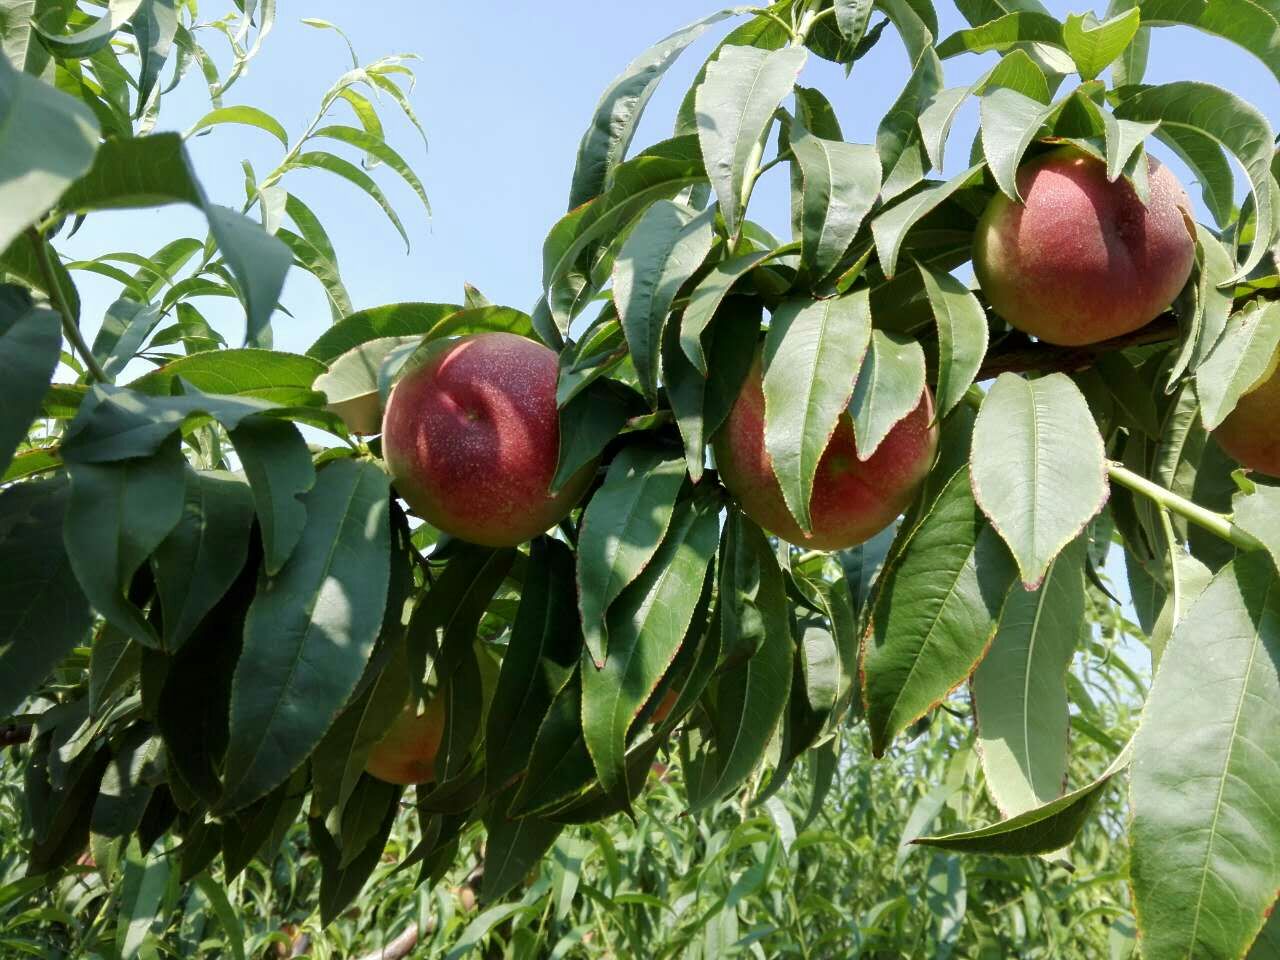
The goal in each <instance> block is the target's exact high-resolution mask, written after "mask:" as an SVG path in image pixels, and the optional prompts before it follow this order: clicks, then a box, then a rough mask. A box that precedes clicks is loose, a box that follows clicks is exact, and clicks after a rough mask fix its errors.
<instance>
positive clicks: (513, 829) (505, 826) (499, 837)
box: [480, 805, 564, 903]
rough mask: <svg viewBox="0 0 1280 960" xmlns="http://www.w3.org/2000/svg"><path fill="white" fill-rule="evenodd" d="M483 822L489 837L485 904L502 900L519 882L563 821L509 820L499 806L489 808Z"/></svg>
mask: <svg viewBox="0 0 1280 960" xmlns="http://www.w3.org/2000/svg"><path fill="white" fill-rule="evenodd" d="M484 825H485V830H487V831H488V838H487V840H486V842H485V857H484V880H483V882H482V885H481V888H480V892H481V895H482V896H483V898H484V900H485V902H487V903H493V902H494V901H496V900H501V899H502V898H503V897H505V896H506V895H507V894H508V893H510V892H511V891H512V889H514V888H515V887H516V885H517V884H520V883H522V882H523V881H524V878H525V877H526V876H528V875H529V871H530V870H532V869H534V868H535V867H536V866H537V865H538V864H539V863H540V862H541V861H542V858H543V857H544V856H546V853H547V851H548V850H550V849H551V845H552V844H553V843H555V842H556V837H558V836H560V834H561V832H562V831H563V830H564V824H563V823H553V822H551V821H550V820H543V819H541V818H540V817H521V818H520V819H518V820H508V819H507V818H506V817H505V816H503V814H502V806H501V805H495V806H494V807H491V808H490V810H489V813H488V815H487V816H485V818H484Z"/></svg>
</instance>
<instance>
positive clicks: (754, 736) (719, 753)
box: [690, 513, 795, 810]
mask: <svg viewBox="0 0 1280 960" xmlns="http://www.w3.org/2000/svg"><path fill="white" fill-rule="evenodd" d="M730 522H731V523H734V524H735V527H736V530H737V534H738V537H739V540H740V544H739V547H738V549H739V550H740V551H743V552H745V553H746V554H747V555H749V558H750V562H749V564H748V565H749V566H751V567H753V568H754V571H755V574H756V579H755V583H754V585H753V591H752V594H751V599H750V606H749V608H747V607H744V606H743V600H742V598H741V595H740V593H738V592H737V591H735V593H734V594H731V595H729V596H727V597H726V596H725V594H724V593H723V591H722V593H721V601H720V602H721V604H722V605H724V608H725V609H726V610H727V609H728V608H729V607H730V606H732V608H733V615H732V616H731V617H725V618H724V619H723V623H724V627H725V630H726V636H728V631H731V630H732V629H733V627H734V626H735V625H737V624H741V623H742V622H743V620H744V618H747V619H751V620H752V621H753V622H754V623H755V625H756V630H757V632H758V641H759V643H758V645H757V646H756V647H755V649H754V650H753V651H752V652H751V654H750V655H749V656H747V657H746V658H744V659H741V660H739V661H738V662H737V663H736V664H734V665H733V666H731V667H728V668H727V669H725V670H723V671H722V672H721V673H720V674H719V675H718V676H717V678H716V680H715V682H714V700H715V704H716V710H715V715H714V727H715V752H714V753H713V754H712V756H711V758H710V760H709V761H708V762H709V763H711V764H712V766H711V767H710V768H709V770H708V771H707V776H708V777H712V778H713V779H711V780H710V781H709V783H708V784H707V785H706V787H705V789H700V790H699V794H700V795H699V796H698V797H697V798H696V799H692V802H691V803H690V807H691V808H692V809H695V810H697V809H701V808H703V807H705V806H707V805H708V804H710V803H712V802H714V801H715V800H717V799H719V798H720V797H723V796H726V795H727V794H729V793H730V792H732V791H733V790H735V789H737V788H738V787H739V786H740V785H741V784H742V783H743V781H745V780H746V778H747V777H748V776H750V774H751V771H752V770H753V769H754V768H755V766H756V764H757V763H758V762H759V760H760V758H761V757H762V756H763V755H764V752H765V749H766V748H767V747H768V745H769V741H770V740H771V739H773V735H774V731H775V730H776V729H777V726H778V723H779V721H781V719H782V714H783V711H784V710H785V709H786V705H787V695H788V692H789V690H790V686H791V683H790V680H791V663H792V657H793V656H794V654H795V644H794V642H793V641H792V639H791V626H790V623H789V622H788V616H787V600H786V587H785V585H784V582H783V579H782V571H781V570H779V569H778V564H777V561H776V560H775V559H774V555H773V550H772V549H771V548H770V546H769V541H768V539H767V538H766V537H765V535H764V533H763V531H761V530H760V528H759V527H757V526H756V525H755V524H754V523H752V522H751V521H749V520H747V519H745V518H743V517H740V516H737V514H736V513H735V514H734V516H733V518H731V521H730Z"/></svg>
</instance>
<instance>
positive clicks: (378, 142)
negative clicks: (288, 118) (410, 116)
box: [311, 126, 431, 216]
mask: <svg viewBox="0 0 1280 960" xmlns="http://www.w3.org/2000/svg"><path fill="white" fill-rule="evenodd" d="M311 136H313V137H327V138H328V139H330V140H337V141H339V142H340V143H349V144H351V145H352V146H354V147H359V148H360V149H361V150H363V151H365V152H366V153H367V154H369V156H371V157H374V158H375V159H377V160H380V161H382V162H383V163H385V164H386V165H387V166H388V167H390V168H391V169H392V170H394V171H395V172H396V173H398V174H399V175H400V178H401V179H402V180H404V182H405V183H407V184H408V185H409V186H410V188H411V189H412V190H413V192H414V193H416V194H417V195H418V199H419V200H421V201H422V205H423V206H424V207H425V208H426V210H427V215H428V216H430V215H431V203H430V202H429V201H428V200H427V191H426V189H425V188H424V187H423V186H422V181H421V180H419V179H418V175H417V174H416V173H414V172H413V169H412V168H411V167H410V166H409V164H408V163H407V162H405V159H404V157H402V156H400V154H399V153H397V152H396V151H395V150H394V149H392V148H391V147H390V146H389V145H388V144H387V142H386V141H385V140H383V139H382V138H381V137H379V136H377V135H375V134H372V133H369V132H368V131H366V130H361V129H359V128H357V127H344V126H330V127H321V128H320V129H319V130H317V131H316V132H315V133H313V134H311Z"/></svg>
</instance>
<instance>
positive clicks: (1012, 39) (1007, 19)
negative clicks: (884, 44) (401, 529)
mask: <svg viewBox="0 0 1280 960" xmlns="http://www.w3.org/2000/svg"><path fill="white" fill-rule="evenodd" d="M1062 34H1063V30H1062V24H1061V23H1059V22H1058V21H1057V20H1055V19H1054V18H1053V17H1051V16H1050V15H1049V14H1048V13H1047V12H1044V13H1041V12H1037V11H1035V10H1015V11H1014V12H1012V13H1006V14H1005V15H1004V16H1002V17H997V18H996V19H994V20H990V21H988V22H986V23H983V24H981V25H980V26H976V27H969V28H968V29H967V30H959V31H957V32H955V33H953V34H952V35H951V36H949V37H947V38H946V39H945V40H943V41H942V42H941V43H940V44H938V56H940V57H941V58H942V59H943V60H946V59H947V58H949V57H954V56H957V55H959V54H962V53H982V52H984V51H986V50H999V51H1000V52H1002V53H1003V52H1004V51H1006V50H1008V49H1010V48H1011V47H1013V46H1014V45H1016V44H1023V43H1028V44H1029V43H1047V44H1050V45H1052V46H1056V47H1062V46H1064V45H1065V41H1064V39H1063V35H1062Z"/></svg>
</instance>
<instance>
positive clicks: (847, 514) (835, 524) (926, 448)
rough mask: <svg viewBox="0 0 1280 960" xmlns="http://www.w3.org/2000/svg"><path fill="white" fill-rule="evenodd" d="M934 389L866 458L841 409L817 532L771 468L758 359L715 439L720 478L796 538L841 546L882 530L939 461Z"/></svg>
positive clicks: (821, 469)
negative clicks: (795, 510)
mask: <svg viewBox="0 0 1280 960" xmlns="http://www.w3.org/2000/svg"><path fill="white" fill-rule="evenodd" d="M932 420H933V396H932V394H930V392H929V388H928V387H925V389H924V394H923V396H921V398H920V404H919V405H918V406H917V407H916V408H915V410H913V411H912V412H911V413H909V414H908V415H907V416H906V417H905V418H904V419H902V420H900V421H899V422H898V423H897V424H895V425H894V427H893V429H891V430H890V431H889V434H888V436H886V437H885V438H884V440H883V441H882V442H881V444H880V446H879V447H877V448H876V451H875V453H873V454H872V455H871V456H870V457H869V458H867V459H866V460H859V459H858V446H857V442H856V440H855V439H854V434H853V420H852V418H851V417H850V416H849V414H848V413H847V412H846V413H842V414H841V415H840V420H839V423H838V424H837V425H836V429H835V433H833V434H832V436H831V439H830V440H829V441H828V442H827V449H826V450H825V451H823V454H822V458H821V459H820V460H819V461H818V471H817V474H816V475H815V476H814V481H813V497H812V499H811V500H810V503H809V513H810V517H811V519H812V521H813V533H812V534H806V533H804V532H803V531H801V529H800V527H799V525H798V524H797V523H796V521H795V519H794V518H793V517H792V516H791V512H790V511H789V510H788V509H787V504H786V501H785V500H784V499H783V498H782V488H781V487H779V486H778V480H777V477H776V476H775V475H774V473H773V461H772V460H771V459H770V458H769V453H768V451H767V450H766V449H765V445H764V379H763V372H762V367H761V361H760V358H759V357H758V356H757V358H756V362H755V366H754V367H753V368H752V369H751V372H750V373H748V374H747V379H746V382H745V384H744V385H743V387H742V392H741V393H740V394H738V399H737V400H736V401H735V403H734V405H733V410H732V411H730V413H729V417H728V419H727V420H726V421H725V423H724V426H722V427H721V428H720V429H719V430H718V431H717V432H716V435H715V438H714V439H713V441H712V446H713V449H714V450H715V455H716V467H717V469H718V470H719V472H720V479H721V480H722V481H723V482H724V485H725V486H726V487H728V488H729V492H730V493H732V494H733V495H734V497H735V498H736V499H737V501H738V505H739V506H741V507H742V509H743V511H744V512H745V513H746V515H747V516H749V517H750V518H751V519H752V520H754V521H755V522H756V523H758V524H760V526H762V527H764V528H765V529H766V530H768V531H769V532H770V533H774V534H777V535H778V536H779V537H781V538H782V539H784V540H787V541H789V542H790V543H794V544H797V545H799V546H805V547H816V548H818V549H821V550H840V549H843V548H845V547H852V546H854V545H855V544H859V543H862V542H863V541H864V540H867V539H869V538H871V537H872V536H874V535H875V534H877V533H879V532H880V531H881V530H883V529H884V528H885V527H887V526H888V525H889V524H890V523H892V522H893V520H894V518H895V517H897V516H898V515H899V514H901V513H902V512H903V511H904V510H905V509H906V508H907V506H908V505H909V504H910V503H911V501H912V499H913V498H914V497H915V495H916V491H917V490H918V489H919V486H920V483H921V481H923V480H924V478H925V475H926V474H927V473H928V472H929V468H930V466H932V465H933V456H934V453H935V452H936V450H937V446H938V428H937V426H936V425H935V424H933V423H932Z"/></svg>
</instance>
